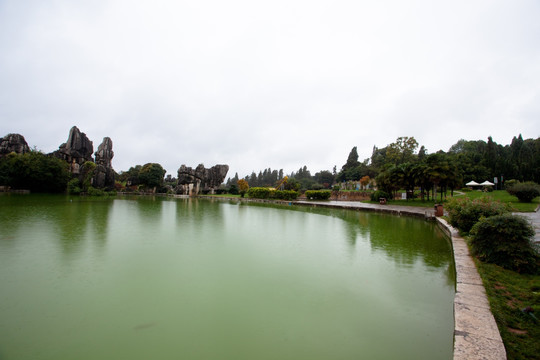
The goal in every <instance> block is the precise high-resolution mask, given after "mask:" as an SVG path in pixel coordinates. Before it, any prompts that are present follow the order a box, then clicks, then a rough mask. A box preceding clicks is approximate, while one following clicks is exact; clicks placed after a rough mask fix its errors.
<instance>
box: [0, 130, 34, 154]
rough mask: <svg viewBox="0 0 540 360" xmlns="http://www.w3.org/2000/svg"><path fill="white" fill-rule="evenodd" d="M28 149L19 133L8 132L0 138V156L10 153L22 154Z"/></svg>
mask: <svg viewBox="0 0 540 360" xmlns="http://www.w3.org/2000/svg"><path fill="white" fill-rule="evenodd" d="M29 151H30V148H29V147H28V144H27V142H26V140H25V139H24V136H22V135H20V134H8V135H6V136H4V137H3V138H0V156H4V155H7V154H10V153H12V152H14V153H16V154H24V153H27V152H29Z"/></svg>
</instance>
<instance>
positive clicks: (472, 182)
mask: <svg viewBox="0 0 540 360" xmlns="http://www.w3.org/2000/svg"><path fill="white" fill-rule="evenodd" d="M465 185H466V186H480V184H479V183H477V182H476V181H474V180H473V181H469V182H468V183H466V184H465Z"/></svg>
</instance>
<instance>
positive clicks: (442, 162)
mask: <svg viewBox="0 0 540 360" xmlns="http://www.w3.org/2000/svg"><path fill="white" fill-rule="evenodd" d="M336 170H337V169H336V166H334V168H333V169H332V170H323V171H320V172H318V173H316V174H315V175H311V173H310V171H309V170H308V169H307V167H306V166H303V167H301V168H300V169H298V171H295V172H292V173H290V174H288V175H287V176H288V187H289V188H291V189H293V190H300V189H302V190H309V189H312V190H317V189H329V188H332V186H333V185H334V184H336V183H343V182H347V181H354V182H359V183H361V184H364V185H367V184H369V183H375V184H376V185H377V187H378V188H380V189H382V190H384V191H386V192H389V193H391V192H395V191H396V190H398V189H405V190H407V191H408V192H411V193H412V191H413V190H414V189H415V188H420V189H421V190H422V191H421V194H422V196H426V197H428V198H429V196H430V193H429V191H431V196H434V195H435V193H434V191H436V189H437V188H438V189H439V190H441V192H446V191H447V190H450V191H452V190H453V189H457V188H461V187H463V186H464V185H465V183H467V182H469V181H471V180H475V181H478V182H483V181H485V180H489V181H491V182H493V181H494V180H495V178H497V180H496V181H497V186H498V187H499V188H502V186H503V185H504V182H505V181H506V180H510V179H512V180H517V181H521V182H523V181H534V182H537V183H538V182H540V138H537V139H526V140H524V139H523V137H522V136H521V134H520V135H518V136H514V138H513V139H512V142H511V143H510V144H509V145H504V146H503V145H500V144H497V143H496V142H495V141H493V139H492V137H491V136H490V137H488V139H487V141H483V140H472V141H468V140H463V139H461V140H459V141H458V142H457V143H456V144H454V145H452V146H451V147H450V149H449V150H448V151H446V152H445V151H443V150H439V151H437V152H435V153H432V154H430V153H428V150H427V149H426V148H425V147H424V146H420V145H419V144H418V142H417V141H416V139H415V138H414V137H399V138H397V139H396V141H395V142H393V143H391V144H389V145H387V146H385V147H383V148H378V147H376V146H374V147H373V151H372V154H371V156H370V157H369V158H366V159H365V160H363V161H359V155H358V151H357V147H353V148H352V150H351V151H350V153H349V155H348V157H347V160H346V162H345V164H343V166H342V167H341V169H340V171H339V172H338V171H336ZM282 178H283V169H281V170H279V171H277V170H272V169H271V168H268V169H265V170H263V171H259V173H258V174H257V173H256V172H255V171H253V172H252V173H251V175H248V176H245V177H244V180H246V181H247V182H248V184H249V186H250V187H255V186H257V187H260V186H262V187H264V186H275V185H276V183H277V182H278V181H279V180H280V179H282ZM238 180H239V176H238V174H235V176H234V177H233V178H229V179H228V181H227V186H228V187H229V186H231V185H234V184H236V183H237V181H238Z"/></svg>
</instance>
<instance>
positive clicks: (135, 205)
mask: <svg viewBox="0 0 540 360" xmlns="http://www.w3.org/2000/svg"><path fill="white" fill-rule="evenodd" d="M454 291H455V270H454V263H453V259H452V250H451V245H450V242H449V240H448V239H447V238H446V237H445V236H444V235H443V234H442V232H441V231H440V230H439V229H438V228H437V227H436V226H435V224H434V223H431V222H425V221H423V220H420V219H413V218H408V217H397V216H389V215H381V214H374V213H366V212H354V211H349V210H330V209H320V208H309V207H295V206H269V205H264V206H263V205H260V204H246V203H237V202H227V201H211V200H196V199H167V198H159V197H156V198H151V197H147V198H143V197H137V198H84V197H69V196H45V195H13V194H12V195H2V196H0V360H11V359H16V360H24V359H32V360H36V359H54V360H62V359H235V360H240V359H281V360H283V359H291V360H293V359H294V360H299V359H310V360H317V359H332V360H334V359H416V360H417V359H430V360H433V359H451V358H452V345H453V298H454Z"/></svg>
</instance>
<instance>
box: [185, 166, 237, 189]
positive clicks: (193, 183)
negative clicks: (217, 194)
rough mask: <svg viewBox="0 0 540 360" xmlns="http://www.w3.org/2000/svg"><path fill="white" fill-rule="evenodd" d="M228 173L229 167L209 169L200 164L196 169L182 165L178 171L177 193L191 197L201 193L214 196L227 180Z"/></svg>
mask: <svg viewBox="0 0 540 360" xmlns="http://www.w3.org/2000/svg"><path fill="white" fill-rule="evenodd" d="M228 171H229V165H215V166H212V167H211V168H209V169H207V168H205V167H204V165H203V164H199V165H198V166H197V167H196V168H195V169H193V168H191V167H187V166H186V165H182V166H180V168H179V169H178V188H177V192H178V193H181V194H184V195H190V196H193V195H197V194H199V193H200V192H207V193H211V194H213V193H214V191H215V189H217V188H219V186H220V185H221V184H222V183H223V180H225V177H226V176H227V172H228Z"/></svg>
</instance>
